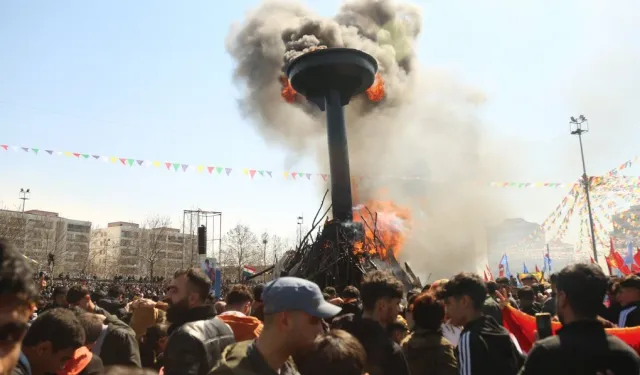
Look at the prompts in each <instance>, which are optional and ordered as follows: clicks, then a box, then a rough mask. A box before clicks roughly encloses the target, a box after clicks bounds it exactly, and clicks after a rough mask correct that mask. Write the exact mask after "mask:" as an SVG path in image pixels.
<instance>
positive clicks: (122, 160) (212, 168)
mask: <svg viewBox="0 0 640 375" xmlns="http://www.w3.org/2000/svg"><path fill="white" fill-rule="evenodd" d="M0 151H14V152H19V153H28V154H32V155H35V156H38V155H45V156H61V157H65V158H69V159H74V160H80V161H98V162H103V163H106V164H114V165H119V166H123V167H129V168H134V167H147V168H156V169H163V170H166V171H169V172H174V173H177V172H194V173H202V174H209V175H218V176H225V177H229V176H231V175H232V173H233V174H234V175H239V176H244V177H247V178H249V179H251V180H254V179H258V178H267V179H271V178H273V177H274V175H276V176H281V177H282V178H283V179H285V180H290V181H312V180H315V181H323V182H325V181H328V179H330V178H331V175H330V174H328V173H311V172H299V171H282V172H274V171H273V170H267V169H257V168H232V167H227V166H219V165H211V164H208V163H200V164H187V163H182V162H174V161H159V160H149V159H138V158H130V157H121V156H105V155H98V154H95V153H86V152H71V151H58V150H53V149H43V148H39V147H25V146H10V145H6V144H0ZM631 164H632V161H627V162H625V163H624V164H623V165H622V166H621V167H622V169H624V168H628V167H629V166H631ZM619 168H620V167H619ZM618 170H619V169H614V171H616V173H617V171H618ZM236 171H241V172H242V174H239V173H234V172H236ZM609 173H610V176H615V174H616V173H612V172H609ZM352 178H353V179H354V180H356V181H358V180H363V179H369V178H373V179H398V180H424V179H425V178H424V177H420V176H418V175H416V176H398V175H393V174H389V175H377V176H354V177H352ZM633 178H636V177H633ZM593 179H594V180H593V181H592V184H593V183H595V181H597V179H602V177H593ZM474 184H476V185H478V186H488V187H494V188H515V189H530V188H565V187H567V188H571V189H574V188H576V187H578V186H580V184H579V183H578V182H575V181H574V182H547V181H543V182H496V181H494V182H475V183H474ZM637 184H638V188H639V189H640V177H637Z"/></svg>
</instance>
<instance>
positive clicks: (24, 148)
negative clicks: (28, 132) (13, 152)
mask: <svg viewBox="0 0 640 375" xmlns="http://www.w3.org/2000/svg"><path fill="white" fill-rule="evenodd" d="M20 148H21V149H22V151H24V152H29V147H20Z"/></svg>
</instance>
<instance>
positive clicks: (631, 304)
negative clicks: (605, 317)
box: [618, 275, 640, 327]
mask: <svg viewBox="0 0 640 375" xmlns="http://www.w3.org/2000/svg"><path fill="white" fill-rule="evenodd" d="M618 301H619V302H620V304H621V305H622V310H621V311H620V314H619V316H618V326H619V327H637V326H640V309H639V308H638V307H640V277H638V276H636V275H628V276H625V277H624V278H623V279H622V280H620V283H619V291H618Z"/></svg>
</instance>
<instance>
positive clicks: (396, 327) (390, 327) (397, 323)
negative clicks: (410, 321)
mask: <svg viewBox="0 0 640 375" xmlns="http://www.w3.org/2000/svg"><path fill="white" fill-rule="evenodd" d="M408 330H409V328H408V327H407V325H406V324H404V323H403V322H402V321H401V320H399V319H396V320H394V321H393V322H391V323H389V324H387V332H388V333H393V332H395V331H402V332H406V331H408Z"/></svg>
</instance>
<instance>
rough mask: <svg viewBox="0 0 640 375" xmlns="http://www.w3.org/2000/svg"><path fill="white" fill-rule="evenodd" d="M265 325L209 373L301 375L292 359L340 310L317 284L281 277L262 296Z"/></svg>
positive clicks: (225, 374) (305, 347)
mask: <svg viewBox="0 0 640 375" xmlns="http://www.w3.org/2000/svg"><path fill="white" fill-rule="evenodd" d="M262 300H263V303H264V328H263V330H262V333H261V334H260V336H259V337H258V338H257V339H256V340H253V341H244V342H240V343H237V344H233V345H231V346H230V347H229V348H227V350H226V351H225V353H224V356H223V358H222V360H221V361H220V364H219V365H218V366H216V367H215V368H214V369H213V370H212V371H211V372H210V373H209V375H234V374H240V373H241V374H246V375H254V374H269V375H271V374H279V375H294V374H297V371H296V370H295V365H294V364H293V361H292V358H291V357H294V358H297V357H298V355H300V354H301V353H304V352H305V350H307V349H309V348H310V347H311V345H312V344H313V342H314V340H315V339H316V337H317V336H318V335H319V334H321V333H322V332H323V327H322V319H325V318H331V317H333V316H335V315H336V314H338V313H339V312H340V307H338V306H335V305H332V304H330V303H329V302H326V301H325V300H324V298H323V297H322V292H321V291H320V288H319V287H318V285H316V284H315V283H313V282H311V281H308V280H304V279H299V278H297V277H280V278H278V279H276V280H273V281H271V282H270V283H268V284H267V285H266V286H265V288H264V293H263V295H262Z"/></svg>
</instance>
